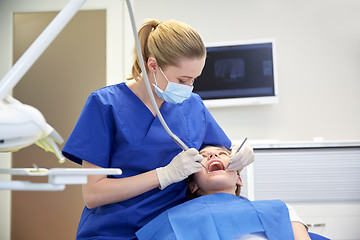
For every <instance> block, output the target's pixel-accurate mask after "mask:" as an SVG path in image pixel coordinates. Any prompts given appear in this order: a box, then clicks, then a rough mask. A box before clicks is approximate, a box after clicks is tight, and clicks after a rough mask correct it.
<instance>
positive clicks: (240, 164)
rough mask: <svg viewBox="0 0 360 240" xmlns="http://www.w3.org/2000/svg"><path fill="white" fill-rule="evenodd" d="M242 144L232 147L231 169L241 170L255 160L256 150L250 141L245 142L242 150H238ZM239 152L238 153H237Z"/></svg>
mask: <svg viewBox="0 0 360 240" xmlns="http://www.w3.org/2000/svg"><path fill="white" fill-rule="evenodd" d="M239 147H240V145H234V146H233V147H232V148H231V155H230V156H231V157H230V160H229V167H228V169H229V170H233V171H237V170H241V169H243V168H244V167H246V166H247V165H249V164H251V163H253V162H254V150H253V148H252V146H251V144H250V143H249V142H247V141H246V142H245V143H244V145H243V146H242V147H241V149H240V151H238V152H237V150H238V149H239ZM236 152H237V153H236Z"/></svg>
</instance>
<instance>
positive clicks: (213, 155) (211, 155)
mask: <svg viewBox="0 0 360 240" xmlns="http://www.w3.org/2000/svg"><path fill="white" fill-rule="evenodd" d="M213 157H218V155H217V154H210V155H209V159H212V158H213Z"/></svg>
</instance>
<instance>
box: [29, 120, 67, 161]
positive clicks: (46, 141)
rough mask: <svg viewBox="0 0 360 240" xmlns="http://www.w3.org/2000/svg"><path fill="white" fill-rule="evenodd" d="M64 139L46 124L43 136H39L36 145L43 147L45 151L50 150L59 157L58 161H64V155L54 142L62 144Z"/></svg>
mask: <svg viewBox="0 0 360 240" xmlns="http://www.w3.org/2000/svg"><path fill="white" fill-rule="evenodd" d="M63 142H64V140H63V139H62V137H61V136H60V134H59V133H58V132H57V131H56V130H55V129H54V128H52V127H51V126H50V125H49V124H46V129H44V134H43V137H42V138H40V139H39V140H38V141H37V142H35V144H36V145H38V146H39V147H41V148H43V149H44V150H45V151H47V152H52V153H54V154H55V155H56V157H57V158H58V159H59V163H64V162H65V157H64V156H63V155H62V154H61V152H60V150H59V147H58V146H57V144H56V143H58V144H62V143H63Z"/></svg>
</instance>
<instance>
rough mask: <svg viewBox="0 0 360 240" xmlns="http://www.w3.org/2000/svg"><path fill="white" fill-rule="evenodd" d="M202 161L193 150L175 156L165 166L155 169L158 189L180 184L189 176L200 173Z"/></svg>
mask: <svg viewBox="0 0 360 240" xmlns="http://www.w3.org/2000/svg"><path fill="white" fill-rule="evenodd" d="M202 160H203V157H202V156H201V155H200V154H199V152H198V151H197V150H196V149H195V148H190V149H189V150H186V151H182V152H181V153H179V154H178V155H176V156H175V157H174V158H173V160H171V162H170V163H169V164H168V165H167V166H165V167H160V168H157V169H156V172H157V175H158V178H159V182H160V189H161V190H163V189H164V188H166V187H167V186H169V185H170V184H172V183H176V182H180V181H181V180H184V179H185V178H187V177H188V176H189V175H191V174H193V173H196V172H199V171H201V169H202V166H201V164H200V162H201V161H202Z"/></svg>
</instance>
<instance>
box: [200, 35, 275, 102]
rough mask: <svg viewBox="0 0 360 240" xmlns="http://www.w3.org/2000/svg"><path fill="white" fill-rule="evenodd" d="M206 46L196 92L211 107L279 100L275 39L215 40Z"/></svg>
mask: <svg viewBox="0 0 360 240" xmlns="http://www.w3.org/2000/svg"><path fill="white" fill-rule="evenodd" d="M206 49H207V58H206V62H205V67H204V69H203V72H202V74H201V75H200V77H198V78H197V79H196V81H195V83H194V92H196V93H197V94H199V95H200V97H201V98H202V99H203V100H204V103H205V105H206V106H207V107H223V106H236V105H252V104H271V103H277V102H278V86H277V84H278V83H277V76H276V62H275V40H274V39H264V40H254V41H241V42H239V41H238V42H222V43H212V44H206Z"/></svg>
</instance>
